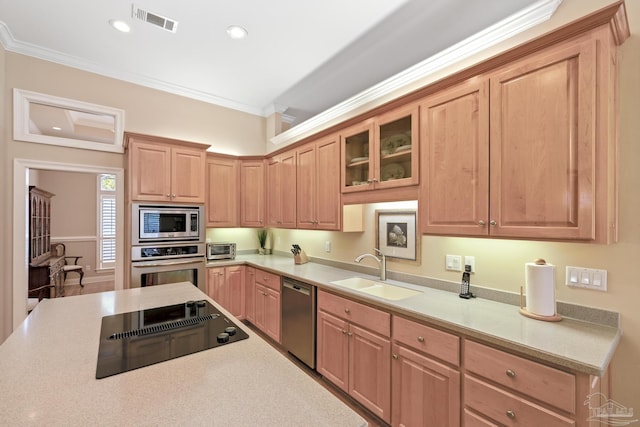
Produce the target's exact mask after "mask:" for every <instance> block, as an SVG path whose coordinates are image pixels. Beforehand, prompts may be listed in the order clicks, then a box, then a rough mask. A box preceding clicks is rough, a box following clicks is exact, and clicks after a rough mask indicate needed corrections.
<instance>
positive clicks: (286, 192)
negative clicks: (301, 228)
mask: <svg viewBox="0 0 640 427" xmlns="http://www.w3.org/2000/svg"><path fill="white" fill-rule="evenodd" d="M296 189H297V187H296V152H295V150H292V151H287V152H286V153H282V154H279V155H277V156H274V157H271V158H269V159H267V194H268V197H267V201H268V202H267V226H268V227H278V228H296Z"/></svg>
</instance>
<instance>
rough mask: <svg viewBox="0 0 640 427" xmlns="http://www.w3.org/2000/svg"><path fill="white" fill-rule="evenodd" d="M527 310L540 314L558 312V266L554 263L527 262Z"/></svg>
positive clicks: (550, 314) (548, 314)
mask: <svg viewBox="0 0 640 427" xmlns="http://www.w3.org/2000/svg"><path fill="white" fill-rule="evenodd" d="M524 268H525V288H526V293H525V295H526V297H527V311H529V312H530V313H533V314H537V315H540V316H553V315H554V314H556V289H555V278H556V267H555V266H554V265H552V264H542V265H539V264H536V263H533V262H528V263H526V264H525V267H524Z"/></svg>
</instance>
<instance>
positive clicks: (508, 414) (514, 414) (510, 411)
mask: <svg viewBox="0 0 640 427" xmlns="http://www.w3.org/2000/svg"><path fill="white" fill-rule="evenodd" d="M507 417H509V418H511V419H514V418H515V417H516V413H515V412H513V411H512V410H511V409H509V410H508V411H507Z"/></svg>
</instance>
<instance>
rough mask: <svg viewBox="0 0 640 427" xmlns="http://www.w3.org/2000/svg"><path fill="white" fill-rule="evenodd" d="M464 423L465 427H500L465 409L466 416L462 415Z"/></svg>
mask: <svg viewBox="0 0 640 427" xmlns="http://www.w3.org/2000/svg"><path fill="white" fill-rule="evenodd" d="M462 418H463V420H464V422H463V423H462V425H464V427H498V424H494V423H492V422H491V421H489V420H485V419H484V418H482V417H481V416H479V415H476V414H474V413H473V412H470V411H469V410H468V409H466V408H465V410H464V414H463V415H462Z"/></svg>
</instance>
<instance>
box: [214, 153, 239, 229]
mask: <svg viewBox="0 0 640 427" xmlns="http://www.w3.org/2000/svg"><path fill="white" fill-rule="evenodd" d="M238 163H239V160H238V159H235V158H229V157H222V156H214V155H207V198H206V207H207V227H237V226H238V225H239V222H240V215H239V214H238V212H239V207H240V203H239V194H240V168H239V167H238Z"/></svg>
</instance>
